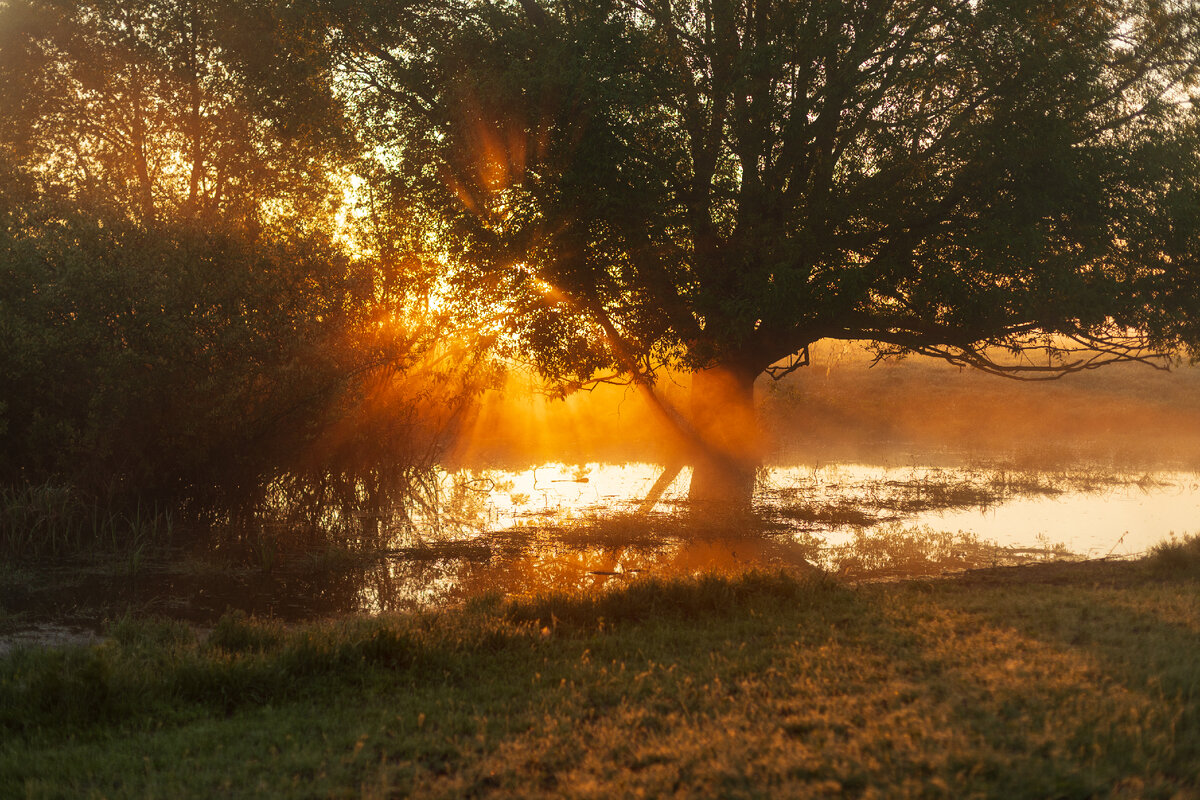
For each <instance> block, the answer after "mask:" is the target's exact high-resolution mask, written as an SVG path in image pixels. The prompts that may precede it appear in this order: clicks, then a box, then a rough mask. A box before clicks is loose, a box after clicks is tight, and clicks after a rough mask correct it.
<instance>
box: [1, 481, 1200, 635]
mask: <svg viewBox="0 0 1200 800" xmlns="http://www.w3.org/2000/svg"><path fill="white" fill-rule="evenodd" d="M661 472H662V468H661V467H658V466H655V465H650V464H637V463H634V464H620V465H616V464H600V463H593V464H582V465H569V464H545V465H542V466H539V467H536V468H529V469H523V470H515V471H508V470H474V471H460V472H457V473H453V474H443V475H442V476H441V477H440V478H439V479H438V481H437V493H436V494H437V497H438V500H439V508H438V510H437V512H436V513H430V512H429V511H427V512H426V513H425V514H424V515H423V516H422V515H404V516H402V517H395V518H383V519H378V518H376V519H371V520H369V522H370V525H371V527H372V529H374V530H375V531H376V537H375V539H374V542H375V544H374V545H373V546H371V547H354V546H345V547H329V548H325V549H318V550H306V551H302V552H296V551H295V550H289V549H288V548H287V547H286V546H285V545H286V543H285V542H282V541H279V540H263V541H262V542H261V543H260V544H259V545H258V549H257V550H254V551H253V553H252V556H251V557H250V558H249V559H245V558H243V559H242V560H240V561H239V562H238V563H236V564H232V565H231V564H230V563H222V562H221V561H220V560H219V559H218V560H216V561H214V560H213V559H212V558H207V557H200V556H196V555H191V556H188V557H185V558H180V557H174V558H169V559H165V560H164V561H163V562H162V563H159V564H155V563H146V564H141V565H137V566H136V569H134V568H131V569H130V570H129V572H128V574H123V573H122V572H121V570H120V569H117V570H115V571H114V570H113V569H112V568H111V565H110V566H109V567H108V568H104V569H96V570H88V569H80V568H79V567H78V566H75V567H72V568H68V569H64V570H63V571H62V572H61V574H58V575H56V574H55V573H48V574H45V575H42V576H39V579H38V581H37V584H38V585H31V584H30V583H29V582H28V581H25V582H20V581H18V582H15V583H10V584H6V585H5V586H4V587H3V588H2V589H0V591H2V592H3V594H2V595H0V605H2V607H3V608H4V609H5V611H6V613H7V614H8V623H7V627H8V628H9V630H8V631H7V633H9V634H10V635H11V634H12V633H13V632H15V631H18V630H23V631H25V635H26V636H29V635H31V631H32V632H33V634H36V630H37V627H38V626H39V625H43V624H53V625H62V624H64V623H67V624H72V623H73V624H75V625H76V626H79V627H82V628H88V627H93V628H94V627H96V626H97V625H98V624H100V623H101V622H102V621H103V620H105V619H113V618H115V617H119V616H121V615H123V614H125V613H134V614H138V615H146V614H150V615H157V616H166V617H176V618H183V619H188V620H192V621H194V622H198V623H201V624H205V623H211V622H212V621H214V620H215V619H217V618H218V617H220V616H221V615H223V614H225V613H228V612H230V611H236V612H244V613H247V614H253V615H269V616H274V617H279V618H282V619H285V620H297V621H298V620H303V619H310V618H314V617H323V616H330V615H338V614H345V613H356V612H366V613H377V612H383V611H391V610H401V609H409V608H420V607H429V606H433V605H437V604H441V603H446V602H456V601H461V600H464V599H467V598H470V597H472V596H476V595H480V594H485V593H491V594H496V593H498V594H502V595H508V596H519V595H529V594H536V593H538V592H542V591H547V590H587V589H590V588H598V587H604V586H609V585H613V584H614V583H619V582H622V581H627V580H630V579H633V578H635V577H636V576H639V575H659V576H674V575H680V574H694V573H700V572H707V571H717V572H737V571H741V570H744V569H747V568H763V569H776V568H783V569H789V570H799V571H806V570H814V569H820V570H824V571H827V572H830V573H832V574H835V575H838V576H839V577H841V578H843V579H846V580H883V579H894V578H898V577H910V576H932V575H939V574H943V573H946V572H952V571H957V570H964V569H972V568H978V567H988V566H997V565H1011V564H1021V563H1029V562H1033V561H1044V560H1054V559H1094V558H1106V557H1113V558H1126V557H1131V556H1135V555H1138V554H1140V553H1142V552H1144V551H1146V550H1147V549H1149V548H1150V547H1152V546H1153V545H1154V544H1156V543H1158V542H1161V541H1163V540H1165V539H1168V538H1170V537H1171V536H1173V535H1174V536H1184V535H1186V534H1189V533H1196V532H1200V476H1198V475H1197V474H1196V473H1195V472H1188V471H1155V472H1141V473H1127V472H1119V471H1106V470H1099V469H1059V470H1031V469H1011V468H1002V467H994V466H970V467H922V466H878V465H863V464H847V463H843V464H831V465H801V466H795V465H793V466H776V467H773V468H771V469H769V470H764V471H763V473H762V475H761V476H760V480H759V488H758V490H757V492H756V495H755V502H754V508H753V512H752V513H751V514H748V515H739V516H737V517H725V516H721V515H719V514H715V513H714V512H713V511H712V510H705V509H689V508H688V506H687V503H686V499H685V498H686V493H687V482H688V478H689V475H688V471H687V470H683V471H682V472H680V474H679V475H678V476H677V477H676V479H675V480H674V482H673V483H672V484H671V485H670V486H669V487H668V488H667V490H666V491H665V492H664V494H663V495H662V497H661V499H660V500H659V501H658V502H657V503H656V504H654V506H653V507H652V508H646V507H644V505H643V500H644V498H645V497H646V495H647V493H648V492H649V491H650V489H651V487H652V486H653V485H654V483H655V481H656V480H657V479H658V477H659V476H660V474H661ZM366 522H367V520H364V524H365V523H366ZM380 543H382V544H380ZM51 630H53V631H58V632H59V633H60V634H61V628H57V627H56V628H52V629H51ZM0 633H5V631H2V630H0Z"/></svg>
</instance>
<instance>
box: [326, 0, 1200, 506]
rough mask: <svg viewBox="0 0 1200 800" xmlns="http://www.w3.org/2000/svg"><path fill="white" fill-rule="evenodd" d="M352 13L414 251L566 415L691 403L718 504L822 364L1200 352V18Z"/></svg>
mask: <svg viewBox="0 0 1200 800" xmlns="http://www.w3.org/2000/svg"><path fill="white" fill-rule="evenodd" d="M333 8H334V9H335V13H340V17H339V18H338V23H337V24H338V28H337V30H338V36H339V37H340V38H339V39H338V42H339V44H340V45H341V47H342V52H343V55H344V58H345V61H344V65H345V66H344V80H343V82H342V83H341V87H342V90H343V91H344V92H345V93H346V94H347V96H348V97H350V98H351V99H352V101H353V103H354V107H355V109H356V110H357V112H358V114H359V119H360V123H361V125H362V129H363V130H364V132H365V133H366V134H367V135H368V136H369V137H370V138H371V141H372V150H371V152H372V153H373V154H374V156H375V158H374V170H375V174H374V177H375V178H376V180H375V181H374V185H375V186H377V187H378V188H379V190H380V191H379V195H378V196H379V197H383V198H386V201H387V202H386V206H387V208H388V210H389V213H390V214H392V215H393V216H392V219H393V221H398V222H400V223H403V224H402V225H401V224H397V225H396V226H395V228H394V230H396V231H401V230H403V229H404V228H405V226H407V229H408V230H410V231H411V230H413V229H417V230H421V231H423V232H425V234H426V235H425V236H424V238H421V239H420V244H419V246H420V247H422V248H425V249H431V250H437V251H439V257H440V258H441V263H444V264H445V265H446V266H447V269H448V271H450V273H451V274H452V275H453V276H454V279H455V281H456V282H457V283H456V285H457V286H458V287H459V290H460V291H462V292H468V291H469V292H470V295H469V296H470V297H472V298H475V299H476V302H481V300H480V298H487V301H488V302H492V303H495V304H496V307H497V308H500V309H503V311H504V313H505V314H508V315H509V317H508V319H510V320H511V325H512V328H513V330H514V332H515V334H516V337H517V341H518V342H519V349H520V351H521V352H523V353H526V354H529V355H531V356H533V358H534V360H535V362H536V363H537V365H538V367H539V368H540V369H541V370H542V371H543V372H544V373H545V374H546V375H547V376H549V377H550V378H552V379H554V380H556V381H558V382H559V383H560V384H561V385H566V386H571V385H580V384H583V383H586V382H588V381H593V380H604V379H608V378H610V377H613V376H624V377H625V378H626V379H631V380H633V381H635V382H637V383H639V384H642V385H647V386H648V385H650V384H651V383H652V381H653V376H654V374H655V372H656V371H657V370H658V369H660V368H661V367H663V366H667V367H674V368H682V369H684V370H686V371H690V372H692V373H693V391H692V396H693V402H692V408H691V411H690V413H687V414H682V415H674V414H672V413H671V412H670V410H669V409H668V410H666V412H665V413H667V415H668V416H669V417H671V418H672V419H673V420H674V424H675V426H676V427H677V429H678V430H679V431H680V432H681V434H682V435H683V436H684V438H685V439H687V440H688V441H690V442H691V445H692V448H691V449H692V452H691V454H690V455H691V460H692V461H693V463H694V467H695V470H694V472H693V479H692V497H693V498H694V499H701V498H714V497H717V498H720V497H724V498H741V499H747V498H748V496H749V488H750V487H751V486H752V480H753V478H752V475H753V470H752V467H753V465H754V464H755V463H756V461H757V459H758V457H759V449H758V445H757V443H756V436H755V435H754V433H753V430H754V426H753V410H752V408H753V391H754V389H753V387H754V382H755V379H756V378H758V377H759V376H760V375H762V374H763V373H770V374H772V375H775V376H779V375H781V374H783V373H786V372H788V371H789V370H791V369H793V368H795V367H796V366H798V365H802V364H803V363H804V362H805V354H806V352H807V348H808V346H809V345H810V344H811V343H813V342H815V341H816V340H818V339H822V338H827V337H832V338H839V339H860V340H867V341H870V342H873V343H874V346H875V347H876V348H877V350H878V352H879V353H880V354H881V355H889V354H902V353H924V354H929V355H934V356H939V357H942V358H945V359H948V360H950V361H952V362H955V363H959V364H967V365H971V366H975V367H980V368H983V369H986V370H991V371H995V372H1001V373H1004V374H1010V375H1017V376H1022V377H1051V376H1056V375H1061V374H1063V373H1065V372H1070V371H1075V370H1080V369H1086V368H1091V367H1096V366H1100V365H1102V364H1105V363H1108V362H1111V361H1117V360H1128V359H1143V360H1147V361H1151V362H1158V360H1160V359H1162V358H1164V357H1165V356H1167V355H1168V354H1169V353H1172V352H1175V353H1178V352H1179V351H1180V348H1181V347H1184V346H1186V344H1187V342H1189V341H1195V340H1196V332H1197V330H1196V316H1197V315H1196V313H1195V312H1196V310H1197V309H1200V291H1198V284H1200V267H1198V264H1197V254H1198V253H1200V223H1198V218H1200V170H1198V169H1197V160H1198V159H1200V148H1198V146H1197V142H1198V131H1200V109H1198V108H1197V105H1196V103H1195V99H1196V94H1197V85H1198V76H1200V69H1198V65H1200V6H1198V5H1197V4H1196V3H1195V2H1194V0H1102V1H1101V2H1094V1H1093V0H1048V1H1047V0H1038V2H1032V1H1031V0H854V1H853V2H842V1H841V0H836V1H833V0H801V1H800V2H793V1H789V2H781V1H780V0H689V1H681V0H607V2H599V3H597V2H584V1H582V0H580V1H579V2H576V1H575V0H558V1H553V2H552V1H551V0H520V2H470V1H469V0H443V1H442V2H422V3H409V4H402V5H400V6H396V5H395V4H380V5H379V6H378V7H376V6H373V5H371V4H369V3H367V4H364V3H355V4H353V10H352V11H349V12H347V11H341V12H338V11H337V8H336V4H334V6H333ZM397 236H398V237H401V234H400V233H397ZM397 241H399V239H398V240H397Z"/></svg>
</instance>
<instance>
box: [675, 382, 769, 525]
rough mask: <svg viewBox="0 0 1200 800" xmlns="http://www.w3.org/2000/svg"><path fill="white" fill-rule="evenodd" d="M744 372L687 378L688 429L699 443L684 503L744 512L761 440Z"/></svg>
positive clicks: (751, 491)
mask: <svg viewBox="0 0 1200 800" xmlns="http://www.w3.org/2000/svg"><path fill="white" fill-rule="evenodd" d="M755 377H756V376H755V375H754V374H753V373H751V372H750V371H748V370H744V369H737V368H730V367H715V368H712V369H708V370H703V371H700V372H695V373H693V374H692V397H691V406H692V409H691V410H692V420H691V421H692V425H693V426H694V428H695V431H696V433H697V434H698V435H699V438H700V439H701V443H700V444H699V445H698V446H697V447H696V448H695V451H694V453H693V457H692V459H691V461H692V483H691V487H690V488H689V490H688V500H689V501H690V502H691V503H692V504H693V507H696V506H697V505H703V506H705V507H709V508H712V507H714V506H715V507H719V508H721V509H723V510H728V511H747V510H749V508H750V500H751V498H752V496H753V494H754V476H755V471H756V470H757V468H758V466H759V465H760V464H761V463H762V436H761V434H760V432H759V430H758V423H757V420H756V418H755V413H754V379H755Z"/></svg>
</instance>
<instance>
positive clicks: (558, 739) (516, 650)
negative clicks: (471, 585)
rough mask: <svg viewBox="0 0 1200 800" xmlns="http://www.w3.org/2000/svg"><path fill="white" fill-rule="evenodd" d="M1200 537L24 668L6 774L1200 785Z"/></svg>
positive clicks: (432, 791) (257, 637)
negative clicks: (998, 566)
mask: <svg viewBox="0 0 1200 800" xmlns="http://www.w3.org/2000/svg"><path fill="white" fill-rule="evenodd" d="M1198 581H1200V544H1197V543H1196V542H1195V541H1192V542H1188V543H1185V544H1183V545H1178V546H1175V547H1172V548H1163V549H1162V550H1160V552H1158V553H1157V554H1155V556H1153V557H1152V558H1150V559H1147V560H1145V561H1142V562H1136V563H1115V564H1114V563H1100V564H1076V565H1062V564H1058V565H1045V566H1040V567H1022V568H1013V569H1008V570H994V571H990V572H986V573H977V574H974V575H972V576H968V577H964V578H961V579H957V580H949V581H936V582H909V583H899V584H888V585H875V586H861V587H856V588H847V587H844V586H838V585H836V584H834V583H831V582H828V581H824V580H806V581H802V580H797V579H794V578H791V577H788V576H786V575H762V574H751V575H746V576H744V577H741V578H738V579H718V578H700V579H696V580H685V581H675V582H655V581H649V580H646V581H641V582H638V583H635V584H633V585H631V586H629V587H627V588H625V589H623V590H620V591H615V592H612V593H608V594H605V595H601V596H593V597H583V598H581V597H567V596H556V597H543V598H537V599H533V600H529V601H524V602H515V603H503V602H499V601H496V600H484V601H480V602H477V603H475V604H473V605H471V606H468V607H466V608H460V609H455V610H449V611H445V612H440V613H436V614H426V615H417V616H402V617H401V616H397V617H384V618H376V619H352V620H344V621H340V622H330V623H326V624H321V625H313V626H307V627H302V628H295V629H285V628H283V627H280V626H278V625H275V624H272V623H270V622H259V621H253V620H246V619H239V618H234V617H229V618H226V619H224V620H223V621H222V622H221V623H220V624H219V625H218V626H217V627H216V628H215V629H214V630H212V631H211V632H209V633H205V634H198V633H197V632H196V631H194V630H192V629H190V628H187V627H185V626H182V625H178V624H174V623H164V622H157V623H156V622H122V623H119V624H117V625H116V626H114V628H113V629H112V631H111V634H112V638H111V639H110V640H109V641H108V642H106V643H105V644H103V645H100V646H97V647H94V648H91V649H76V650H60V651H22V652H17V653H15V654H13V655H12V656H10V657H9V658H7V659H6V660H3V661H0V796H3V797H60V796H63V797H89V796H92V797H125V796H134V797H143V796H150V797H180V796H193V797H204V796H216V795H219V796H255V797H257V796H281V797H326V796H334V797H351V796H360V795H362V796H367V797H386V796H394V795H410V794H412V795H420V796H432V797H437V796H445V797H461V796H471V795H497V796H504V795H514V796H539V795H544V796H577V797H611V796H624V795H635V794H646V795H649V796H657V795H664V794H680V793H682V794H687V795H692V796H720V797H738V796H821V795H829V796H841V795H851V796H888V797H898V796H922V797H926V796H947V797H968V796H988V797H1088V796H1097V795H1110V796H1127V797H1171V796H1184V797H1191V796H1198V794H1197V793H1198V791H1200V658H1198V656H1200V582H1198Z"/></svg>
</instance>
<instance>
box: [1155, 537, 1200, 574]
mask: <svg viewBox="0 0 1200 800" xmlns="http://www.w3.org/2000/svg"><path fill="white" fill-rule="evenodd" d="M1149 564H1150V567H1151V569H1153V570H1154V571H1156V572H1158V573H1161V574H1164V575H1170V576H1191V577H1193V578H1194V577H1200V536H1195V535H1192V536H1185V537H1183V538H1182V539H1179V540H1176V539H1175V538H1174V537H1173V536H1172V538H1171V539H1170V540H1169V541H1165V542H1161V543H1160V544H1157V545H1155V546H1154V547H1153V548H1151V550H1150V555H1149Z"/></svg>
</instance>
